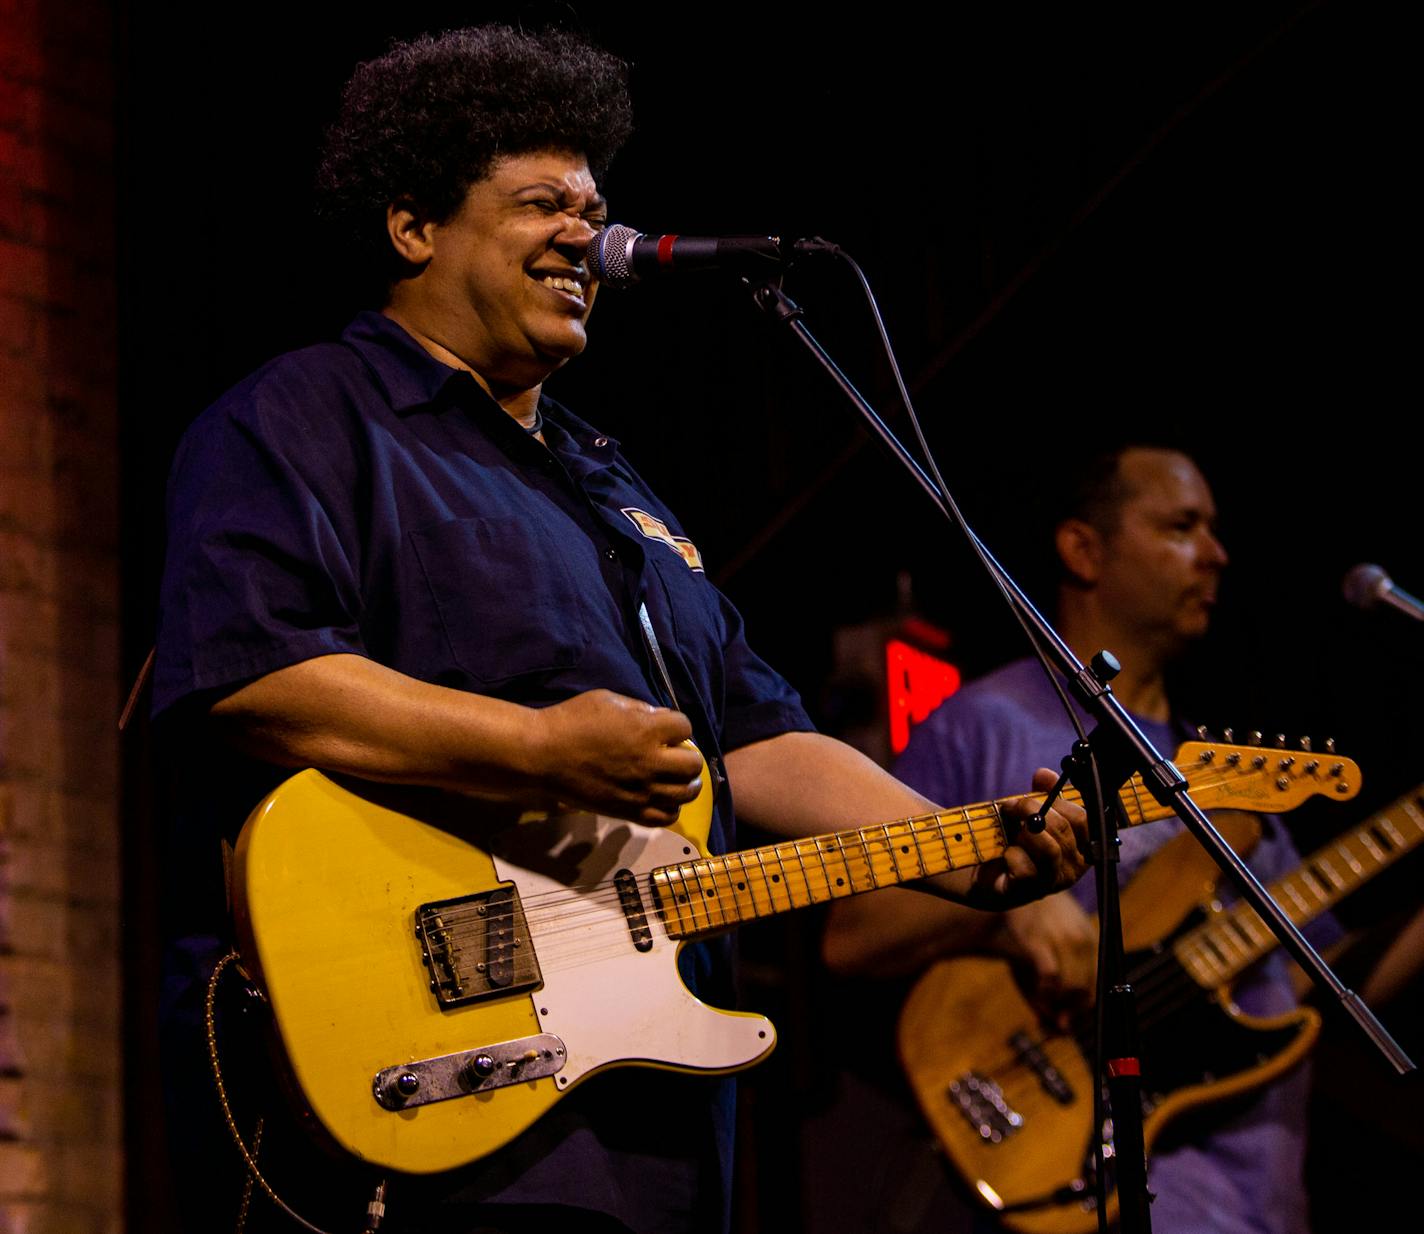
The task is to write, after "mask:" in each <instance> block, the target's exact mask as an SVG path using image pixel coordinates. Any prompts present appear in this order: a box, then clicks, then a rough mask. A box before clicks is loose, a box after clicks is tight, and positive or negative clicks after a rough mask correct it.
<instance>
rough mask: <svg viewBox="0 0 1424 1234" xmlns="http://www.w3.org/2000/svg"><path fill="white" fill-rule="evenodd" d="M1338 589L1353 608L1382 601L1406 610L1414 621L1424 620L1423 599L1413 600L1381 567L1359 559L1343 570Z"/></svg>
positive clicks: (1374, 605)
mask: <svg viewBox="0 0 1424 1234" xmlns="http://www.w3.org/2000/svg"><path fill="white" fill-rule="evenodd" d="M1341 590H1342V591H1344V593H1345V599H1346V601H1347V602H1348V603H1350V604H1353V605H1354V606H1355V607H1356V608H1363V609H1373V608H1378V607H1379V606H1380V605H1382V604H1387V605H1388V606H1389V607H1390V608H1397V609H1398V610H1399V611H1400V612H1401V613H1407V614H1408V615H1409V616H1410V617H1413V618H1414V620H1415V621H1424V600H1416V599H1415V598H1414V597H1413V596H1411V595H1410V594H1409V593H1408V592H1407V591H1402V590H1400V588H1398V587H1396V586H1395V585H1394V580H1393V579H1392V578H1390V576H1389V575H1388V574H1386V573H1385V572H1384V570H1383V568H1382V567H1380V566H1376V565H1369V564H1366V563H1364V562H1362V563H1361V564H1360V565H1357V566H1352V567H1351V568H1350V569H1349V570H1348V571H1347V572H1346V574H1345V579H1344V582H1343V583H1342V584H1341Z"/></svg>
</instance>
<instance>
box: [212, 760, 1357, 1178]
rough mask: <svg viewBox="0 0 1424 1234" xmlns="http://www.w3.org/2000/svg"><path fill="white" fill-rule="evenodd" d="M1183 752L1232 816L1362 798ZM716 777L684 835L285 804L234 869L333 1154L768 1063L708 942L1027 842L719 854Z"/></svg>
mask: <svg viewBox="0 0 1424 1234" xmlns="http://www.w3.org/2000/svg"><path fill="white" fill-rule="evenodd" d="M1178 759H1179V761H1180V762H1181V763H1183V764H1185V768H1184V769H1185V771H1186V774H1187V778H1188V780H1189V781H1190V783H1191V786H1192V791H1193V793H1194V794H1195V795H1196V796H1197V799H1198V801H1200V802H1201V803H1202V804H1203V805H1205V806H1207V807H1209V808H1212V807H1238V808H1249V809H1254V810H1275V811H1278V810H1285V809H1290V808H1292V807H1293V806H1295V805H1298V804H1299V803H1300V802H1302V801H1304V800H1305V799H1306V798H1308V797H1310V796H1312V795H1314V794H1317V793H1326V794H1330V795H1333V796H1340V797H1344V796H1349V795H1351V794H1352V793H1353V792H1354V791H1355V786H1356V783H1357V781H1358V775H1357V772H1356V769H1355V768H1354V766H1353V764H1349V763H1348V762H1347V761H1345V760H1330V761H1328V762H1327V763H1323V764H1317V763H1315V762H1310V763H1307V762H1306V760H1305V759H1304V758H1302V759H1301V760H1299V761H1297V762H1296V763H1295V764H1293V765H1291V766H1289V767H1287V766H1286V765H1285V761H1286V756H1285V755H1283V754H1282V753H1281V752H1280V751H1269V752H1267V751H1262V750H1257V749H1254V748H1249V747H1236V746H1224V745H1213V744H1207V743H1191V744H1188V745H1185V746H1183V747H1182V749H1181V750H1180V751H1179V753H1178ZM1278 763H1280V764H1281V765H1280V766H1279V767H1278V766H1277V764H1278ZM710 784H711V777H710V776H708V775H706V774H704V776H703V785H704V788H703V792H702V795H701V796H699V797H698V799H697V800H696V801H695V802H693V803H691V804H690V805H688V806H685V807H684V808H683V810H682V813H681V816H680V819H679V822H678V824H677V825H675V826H673V827H668V828H654V827H645V826H640V825H638V824H636V823H630V822H625V821H623V820H620V819H613V818H604V817H600V816H597V815H593V814H589V813H567V814H555V815H547V816H539V817H528V816H526V817H525V818H524V819H523V821H519V822H518V825H509V824H510V823H512V822H513V821H514V820H513V819H511V818H510V817H509V815H508V814H506V815H505V816H504V818H503V819H502V820H491V819H489V818H487V817H484V813H485V812H484V811H482V810H481V808H480V807H479V806H477V805H476V804H474V803H471V802H468V801H465V800H463V799H455V798H453V797H452V796H450V795H444V794H438V793H434V792H427V791H424V790H410V789H391V788H390V787H388V786H380V785H374V784H370V783H365V782H361V781H353V780H345V781H342V782H340V783H338V782H337V781H336V780H335V779H332V778H329V777H327V776H325V775H323V774H321V773H320V772H317V771H312V770H308V771H303V772H300V773H298V774H297V775H295V776H293V777H292V778H291V779H289V780H288V781H286V782H285V783H284V784H283V785H281V786H280V787H279V788H278V789H277V790H276V791H275V792H273V793H272V794H271V795H270V796H268V797H267V799H266V800H264V801H263V802H262V803H261V804H260V805H259V806H258V807H257V809H256V810H255V811H254V813H253V814H252V816H251V817H250V818H249V819H248V821H247V823H246V825H245V826H244V828H243V831H242V834H241V836H240V838H239V841H238V845H237V850H236V854H235V858H234V866H233V870H234V878H233V895H234V916H235V924H236V927H237V936H238V942H239V949H240V954H241V957H242V961H243V967H244V968H245V970H246V972H247V973H248V975H249V977H250V978H251V979H252V980H253V981H254V982H255V983H256V984H257V985H258V987H259V989H260V990H262V991H263V992H264V993H265V995H266V998H267V1000H268V1003H269V1006H270V1011H271V1017H272V1024H273V1028H274V1030H275V1037H276V1041H277V1044H278V1046H279V1047H280V1053H281V1054H282V1055H283V1056H284V1058H285V1062H286V1066H287V1070H288V1072H289V1074H290V1079H291V1080H292V1081H293V1083H294V1086H295V1089H296V1094H297V1096H298V1098H299V1099H300V1101H301V1102H302V1104H303V1105H304V1107H305V1108H306V1110H307V1111H308V1112H309V1113H310V1115H311V1116H313V1117H314V1119H315V1121H316V1122H317V1123H318V1124H319V1126H320V1128H321V1129H323V1130H324V1131H325V1132H326V1134H327V1136H329V1138H330V1139H331V1140H334V1141H335V1143H336V1144H337V1145H338V1146H339V1147H340V1148H342V1149H344V1150H345V1151H346V1152H348V1153H350V1154H352V1155H354V1156H355V1157H357V1158H359V1159H361V1160H363V1161H366V1162H369V1163H371V1164H373V1165H377V1166H380V1167H382V1168H385V1169H390V1170H399V1171H404V1172H408V1173H417V1174H419V1173H431V1172H435V1171H440V1170H446V1169H450V1168H452V1167H455V1166H459V1165H463V1164H466V1163H468V1162H470V1161H474V1160H476V1159H478V1158H480V1157H483V1156H485V1155H486V1154H488V1153H491V1152H493V1151H495V1150H496V1149H498V1148H500V1147H502V1146H503V1145H504V1144H506V1143H508V1142H509V1141H510V1140H512V1139H513V1138H514V1137H515V1136H516V1135H518V1134H519V1133H520V1132H521V1131H523V1130H524V1129H525V1128H526V1127H528V1126H529V1125H530V1124H531V1123H533V1122H534V1121H535V1120H536V1119H537V1118H539V1116H540V1115H541V1114H543V1113H544V1112H545V1111H547V1110H548V1109H549V1108H550V1107H552V1106H553V1105H554V1104H555V1103H556V1102H557V1101H558V1100H559V1099H560V1098H561V1097H562V1095H563V1094H564V1093H566V1092H568V1091H569V1090H570V1089H572V1088H573V1087H574V1086H575V1085H576V1084H578V1083H580V1082H581V1081H583V1080H585V1079H587V1078H588V1077H589V1076H591V1075H594V1074H595V1073H597V1072H600V1071H603V1070H606V1069H608V1068H611V1067H615V1066H621V1065H629V1064H632V1065H642V1066H652V1067H664V1068H672V1069H675V1070H680V1071H688V1072H706V1073H722V1072H729V1071H734V1070H738V1069H740V1068H743V1067H747V1066H750V1065H751V1064H753V1063H755V1062H757V1061H758V1060H759V1059H761V1058H763V1057H764V1056H765V1055H766V1054H767V1053H769V1052H770V1050H771V1049H772V1046H773V1044H774V1043H775V1039H776V1034H775V1030H774V1029H773V1027H772V1025H771V1022H770V1021H769V1020H767V1019H766V1018H765V1017H763V1016H760V1015H753V1014H747V1013H743V1012H735V1011H723V1010H719V1009H717V1008H713V1007H709V1006H707V1005H706V1004H704V1003H702V1002H700V1001H699V1000H698V999H697V998H696V997H695V996H694V995H693V994H692V993H691V992H690V991H689V990H688V989H687V988H686V987H685V986H684V985H683V983H682V981H681V979H680V978H679V976H678V972H677V962H676V957H677V952H678V949H679V947H680V946H681V945H682V943H683V942H684V941H686V940H689V939H696V938H699V937H705V936H707V935H710V934H714V933H717V932H720V931H722V930H725V929H727V928H729V927H732V926H735V925H738V924H740V923H741V922H744V921H749V920H753V919H755V918H760V917H766V916H769V915H771V914H773V913H779V912H783V911H785V910H787V909H792V908H801V907H804V906H807V905H811V904H819V903H823V902H825V901H828V900H831V899H834V898H837V897H840V896H848V895H855V894H858V893H860V892H866V891H873V890H875V889H876V888H879V887H889V886H892V885H895V884H897V883H902V882H908V881H910V880H913V879H919V878H924V877H926V876H929V875H935V874H942V873H945V872H946V871H949V870H956V869H962V868H965V867H968V866H973V865H977V864H979V863H982V862H985V861H989V860H992V859H993V858H995V857H998V856H1000V855H1001V854H1002V853H1003V851H1004V849H1005V848H1006V847H1007V846H1008V844H1009V842H1010V838H1009V836H1008V834H1007V832H1006V823H1005V818H1004V815H1003V809H1002V807H1003V806H1004V805H1006V804H1007V803H1008V801H1009V800H1013V799H1006V801H1004V802H990V803H986V804H982V805H972V806H966V807H963V808H961V809H955V810H945V811H940V812H938V813H933V814H926V815H923V816H921V817H917V818H911V819H906V820H902V821H899V822H891V823H883V824H882V823H877V824H874V825H872V826H868V827H863V828H861V829H860V830H857V831H845V832H837V833H833V834H829V835H824V836H816V837H812V838H807V839H802V840H792V841H786V842H783V843H778V844H772V845H768V846H766V847H763V848H756V849H749V850H746V851H743V852H737V853H729V854H726V855H724V856H705V855H704V854H703V852H702V851H701V850H702V845H703V844H704V843H705V840H706V836H707V830H708V826H709V824H710V820H711V812H712V796H711V788H710ZM1125 795H1126V797H1127V799H1128V801H1129V811H1130V813H1131V816H1132V821H1133V822H1145V821H1147V820H1149V819H1152V818H1158V817H1161V816H1163V815H1164V814H1165V813H1167V811H1165V810H1164V809H1163V808H1162V807H1161V806H1160V805H1158V803H1157V802H1156V801H1154V800H1153V799H1152V798H1151V797H1150V796H1148V795H1147V793H1146V791H1145V790H1144V789H1143V787H1142V784H1141V782H1140V781H1134V784H1133V785H1130V786H1129V791H1128V792H1127V793H1126V794H1125Z"/></svg>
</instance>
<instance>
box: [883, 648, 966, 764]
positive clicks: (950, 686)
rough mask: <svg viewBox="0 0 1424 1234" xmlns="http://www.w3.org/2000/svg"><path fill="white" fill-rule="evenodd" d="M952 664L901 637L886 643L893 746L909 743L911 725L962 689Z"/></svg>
mask: <svg viewBox="0 0 1424 1234" xmlns="http://www.w3.org/2000/svg"><path fill="white" fill-rule="evenodd" d="M959 680H960V679H959V670H958V669H957V668H955V667H954V665H953V664H950V663H948V662H947V661H945V660H941V659H939V658H938V657H937V656H932V655H928V654H926V653H925V652H923V651H921V650H920V649H919V648H918V647H911V646H910V644H909V643H903V642H901V641H900V640H899V639H898V638H892V639H889V640H887V641H886V643H885V681H886V686H887V689H888V690H889V696H890V700H889V701H890V749H891V751H892V752H893V753H895V754H899V753H901V752H902V751H903V750H904V749H905V747H906V746H907V745H909V744H910V728H911V726H912V725H915V724H919V723H920V722H921V721H923V720H924V719H925V718H926V717H928V715H929V714H930V712H932V711H933V710H934V709H935V708H936V707H938V706H939V705H940V704H941V703H942V702H944V700H945V699H947V698H948V697H949V696H950V695H951V694H953V693H954V692H955V691H956V690H957V689H959Z"/></svg>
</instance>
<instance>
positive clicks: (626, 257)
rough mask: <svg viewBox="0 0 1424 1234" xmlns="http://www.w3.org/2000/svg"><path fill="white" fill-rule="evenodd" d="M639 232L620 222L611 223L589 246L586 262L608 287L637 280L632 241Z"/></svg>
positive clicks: (626, 285)
mask: <svg viewBox="0 0 1424 1234" xmlns="http://www.w3.org/2000/svg"><path fill="white" fill-rule="evenodd" d="M640 234H641V233H639V232H637V231H634V230H633V228H631V227H625V226H624V225H623V224H622V223H611V224H609V226H607V227H605V228H604V229H603V230H602V231H601V232H599V233H598V238H597V239H596V240H594V242H593V244H592V245H590V246H589V250H588V264H589V266H590V267H591V269H592V270H593V275H594V277H595V278H596V279H598V281H599V282H601V283H607V284H608V285H609V286H610V287H628V286H630V285H631V284H633V283H636V282H637V281H638V276H637V275H636V274H635V273H634V272H633V241H634V240H636V239H637V238H638V236H639V235H640Z"/></svg>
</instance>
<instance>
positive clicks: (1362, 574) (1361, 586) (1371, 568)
mask: <svg viewBox="0 0 1424 1234" xmlns="http://www.w3.org/2000/svg"><path fill="white" fill-rule="evenodd" d="M1388 586H1389V575H1388V574H1386V573H1385V571H1384V569H1383V567H1381V566H1376V565H1371V564H1369V563H1368V562H1361V563H1360V564H1359V565H1357V566H1351V567H1350V568H1349V569H1348V570H1347V571H1346V572H1345V577H1344V579H1343V580H1342V581H1341V583H1340V590H1341V591H1342V592H1344V594H1345V602H1346V603H1347V604H1353V605H1354V606H1355V607H1356V608H1373V607H1374V606H1375V605H1376V604H1378V603H1379V600H1380V595H1381V594H1382V593H1383V591H1384V589H1385V588H1386V587H1388Z"/></svg>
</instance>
